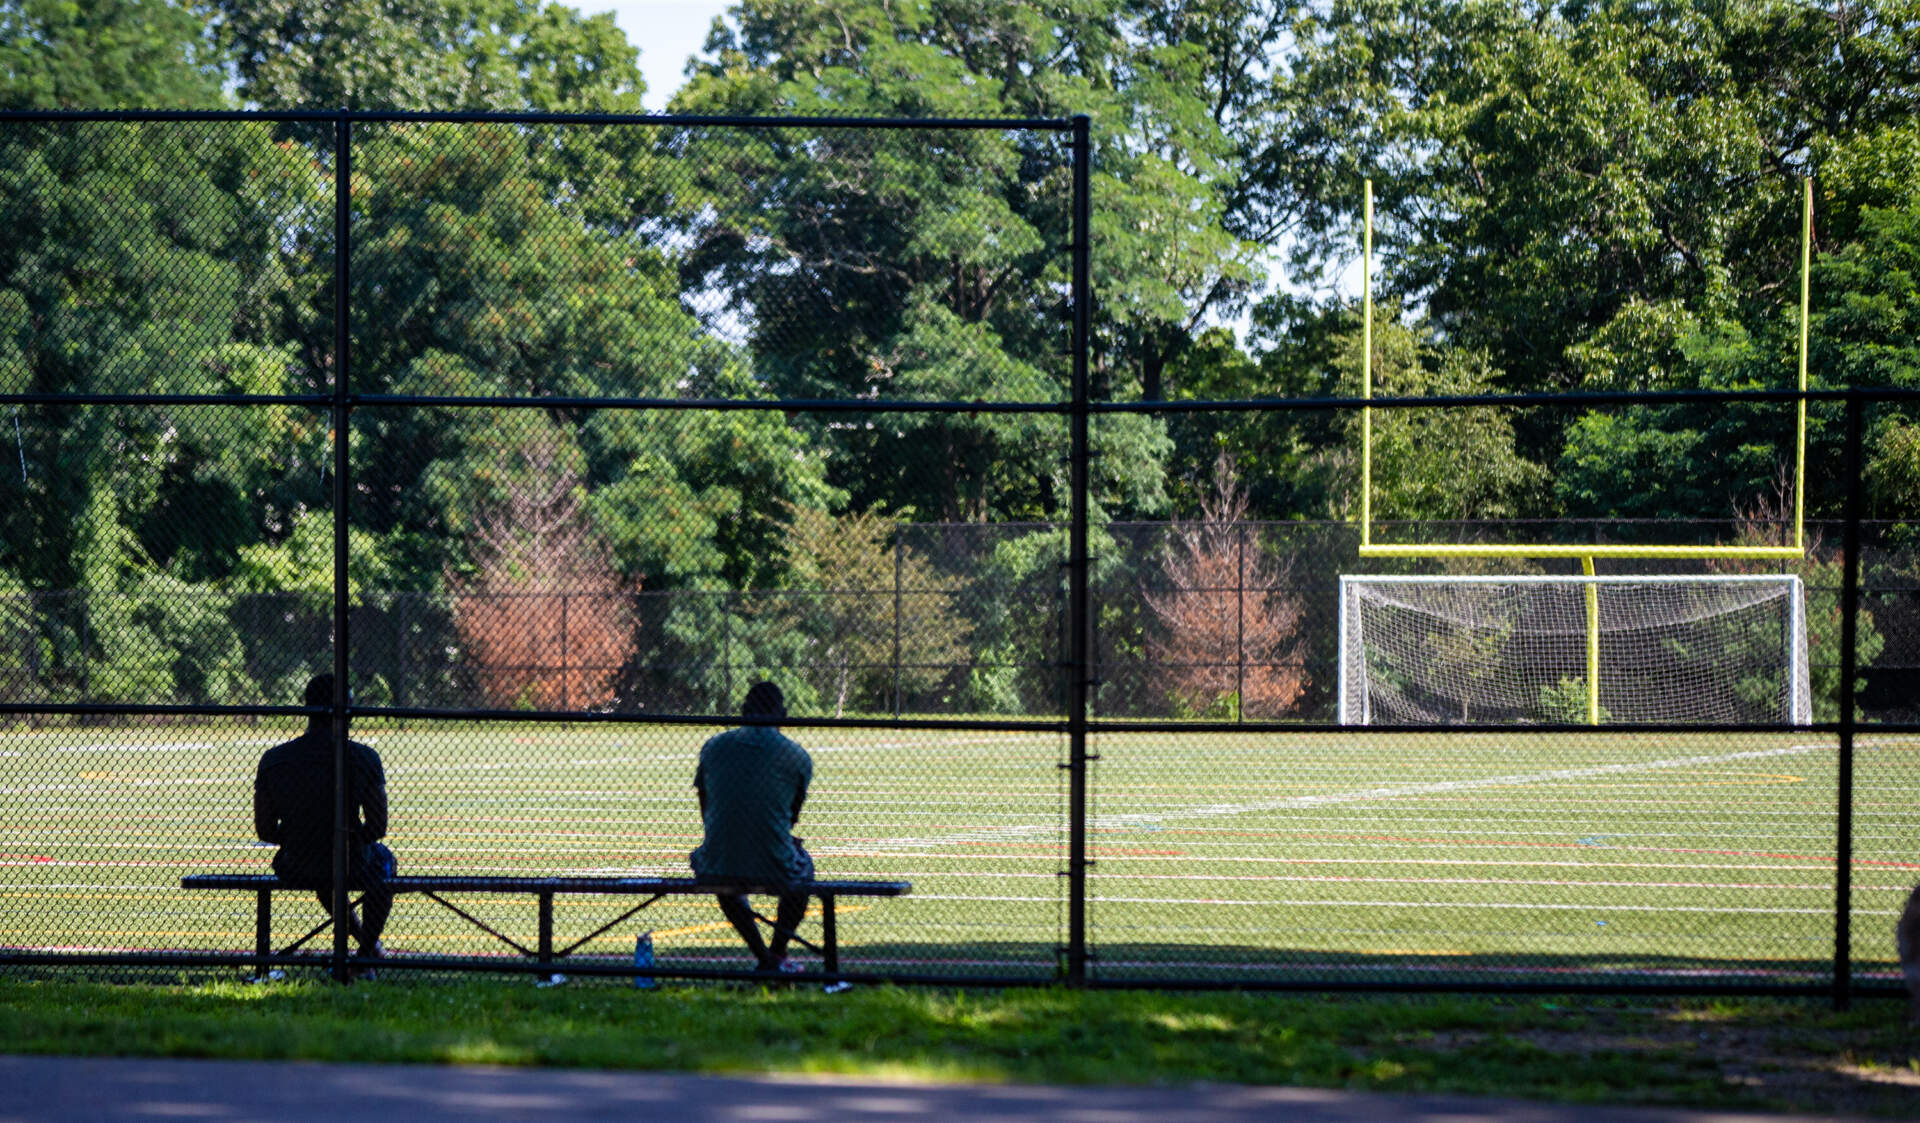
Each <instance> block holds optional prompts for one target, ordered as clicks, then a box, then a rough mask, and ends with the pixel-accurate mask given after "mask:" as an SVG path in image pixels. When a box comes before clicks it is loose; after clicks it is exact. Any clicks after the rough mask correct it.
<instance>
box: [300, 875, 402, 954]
mask: <svg viewBox="0 0 1920 1123" xmlns="http://www.w3.org/2000/svg"><path fill="white" fill-rule="evenodd" d="M313 895H314V896H315V897H318V898H319V899H320V907H321V908H323V909H325V910H326V913H327V915H328V916H333V890H331V889H315V890H314V891H313ZM347 899H348V900H349V901H351V900H352V899H353V895H352V894H351V893H349V894H348V895H347ZM380 919H381V922H382V923H385V922H386V916H385V915H384V914H383V915H382V916H381V918H380ZM333 922H334V923H335V924H338V923H340V918H339V917H337V916H334V917H333ZM347 935H349V936H352V937H353V938H354V939H355V940H358V941H359V942H360V946H361V947H365V946H367V940H366V937H364V936H362V935H361V929H360V918H359V917H358V916H355V915H354V912H353V906H352V905H351V904H349V905H348V906H347Z"/></svg>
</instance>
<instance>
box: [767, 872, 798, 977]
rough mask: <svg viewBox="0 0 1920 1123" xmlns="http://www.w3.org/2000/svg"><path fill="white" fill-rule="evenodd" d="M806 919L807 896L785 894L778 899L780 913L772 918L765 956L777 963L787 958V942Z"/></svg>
mask: <svg viewBox="0 0 1920 1123" xmlns="http://www.w3.org/2000/svg"><path fill="white" fill-rule="evenodd" d="M806 918H807V894H806V892H805V891H804V890H802V891H801V892H798V893H786V894H782V895H781V897H780V911H779V912H777V913H775V914H774V917H773V939H772V941H770V942H769V943H768V944H767V955H768V956H769V957H770V958H771V959H772V960H773V961H774V962H775V963H778V962H780V961H781V960H783V959H785V958H786V957H787V941H788V940H789V939H791V938H792V936H793V933H794V932H795V931H796V930H797V929H798V928H799V927H800V922H801V921H802V920H805V919H806Z"/></svg>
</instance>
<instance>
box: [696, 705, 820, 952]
mask: <svg viewBox="0 0 1920 1123" xmlns="http://www.w3.org/2000/svg"><path fill="white" fill-rule="evenodd" d="M740 714H741V716H742V717H744V718H746V719H747V721H748V722H749V724H747V725H745V726H742V727H741V728H739V729H730V730H728V731H727V732H725V733H721V734H718V735H716V736H714V737H713V738H711V739H710V740H708V741H707V743H706V744H705V745H704V746H702V748H701V749H700V765H699V767H698V768H697V769H696V770H695V771H694V774H693V788H694V791H696V792H698V793H699V795H700V818H701V820H702V823H703V825H704V826H705V833H706V838H705V841H703V842H702V843H701V844H700V848H699V849H697V850H695V851H694V852H693V853H692V854H690V855H688V860H689V861H690V863H691V864H692V866H693V872H694V873H695V874H696V875H698V876H699V878H700V879H701V880H703V881H721V882H725V881H734V882H750V883H752V884H755V885H766V886H772V887H774V888H776V889H778V890H779V891H780V909H779V911H778V913H776V914H775V919H774V928H773V939H772V941H771V943H764V942H762V941H761V939H760V928H759V925H758V923H757V922H756V921H755V920H754V916H753V909H752V907H751V906H750V905H748V903H747V897H746V894H744V893H737V892H736V893H720V894H718V896H719V898H720V911H721V912H723V913H725V914H726V917H727V919H728V920H729V921H731V922H732V924H733V927H734V929H735V930H737V931H738V932H739V933H740V937H741V938H742V939H744V940H745V941H746V942H747V950H748V951H751V952H752V953H753V957H754V959H755V960H756V961H757V962H758V964H759V969H760V970H761V971H763V972H766V973H769V974H775V973H788V972H792V971H795V970H798V968H797V967H796V966H795V965H793V964H791V963H789V962H788V961H787V941H788V940H789V939H790V938H791V937H792V935H793V931H794V929H795V928H797V927H798V926H799V924H800V921H801V919H802V918H803V917H805V916H806V915H807V887H808V886H809V885H810V884H811V883H812V881H813V858H812V857H811V856H809V855H808V854H807V852H806V850H805V849H804V848H802V847H801V845H800V840H799V839H797V838H795V837H793V833H792V832H793V825H794V824H795V823H796V822H798V821H799V819H800V807H801V805H802V804H804V803H806V801H807V785H808V784H809V783H811V782H812V780H813V758H811V757H809V756H808V755H807V750H805V749H803V748H801V747H800V746H799V745H798V744H797V743H796V742H794V741H793V740H792V739H791V738H788V737H786V736H784V735H782V734H781V732H780V730H779V729H778V728H776V727H775V725H774V722H776V721H778V720H779V719H781V718H783V717H785V716H787V705H786V699H785V697H783V696H782V695H781V693H780V688H779V687H777V686H775V685H774V684H772V683H770V682H762V683H757V684H755V685H754V687H753V689H751V690H749V691H747V697H746V701H745V702H744V703H743V704H742V705H741V707H740Z"/></svg>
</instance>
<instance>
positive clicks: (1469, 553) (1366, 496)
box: [1360, 178, 1813, 560]
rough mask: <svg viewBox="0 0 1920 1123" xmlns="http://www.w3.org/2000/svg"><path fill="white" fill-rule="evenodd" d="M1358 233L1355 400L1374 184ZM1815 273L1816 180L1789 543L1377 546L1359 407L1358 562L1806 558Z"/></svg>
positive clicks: (1807, 208)
mask: <svg viewBox="0 0 1920 1123" xmlns="http://www.w3.org/2000/svg"><path fill="white" fill-rule="evenodd" d="M1364 183H1365V199H1364V201H1363V205H1362V208H1361V209H1362V214H1363V216H1364V217H1363V230H1362V234H1361V250H1360V257H1361V270H1360V291H1361V301H1360V304H1361V329H1360V343H1361V358H1360V397H1361V399H1362V400H1363V401H1370V400H1371V399H1372V398H1373V180H1372V179H1371V178H1369V179H1367V180H1365V181H1364ZM1812 270H1813V180H1811V179H1803V180H1801V206H1800V331H1799V354H1798V362H1797V371H1796V373H1797V380H1796V385H1797V386H1798V388H1799V390H1800V395H1801V396H1800V398H1799V399H1798V401H1797V402H1796V405H1795V410H1794V413H1795V417H1794V439H1793V544H1792V545H1791V546H1737V545H1678V544H1676V545H1651V546H1646V545H1631V544H1598V543H1596V544H1593V545H1584V546H1576V545H1554V544H1547V543H1540V544H1527V543H1507V544H1475V543H1433V544H1422V543H1376V542H1375V541H1374V540H1373V407H1372V406H1370V405H1362V406H1361V407H1360V556H1361V557H1363V558H1448V557H1475V558H1582V559H1592V558H1667V559H1700V558H1747V559H1782V560H1784V559H1790V558H1792V559H1797V558H1801V557H1804V556H1805V555H1806V498H1805V497H1806V482H1807V399H1806V391H1807V337H1808V318H1809V308H1810V301H1811V295H1812Z"/></svg>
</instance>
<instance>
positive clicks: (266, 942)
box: [253, 889, 273, 979]
mask: <svg viewBox="0 0 1920 1123" xmlns="http://www.w3.org/2000/svg"><path fill="white" fill-rule="evenodd" d="M253 954H254V956H255V959H254V961H253V974H254V977H255V978H259V979H264V978H266V977H267V972H268V971H270V970H272V969H273V965H272V964H270V963H268V962H267V957H268V956H270V955H272V954H273V890H271V889H256V890H254V894H253Z"/></svg>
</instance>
